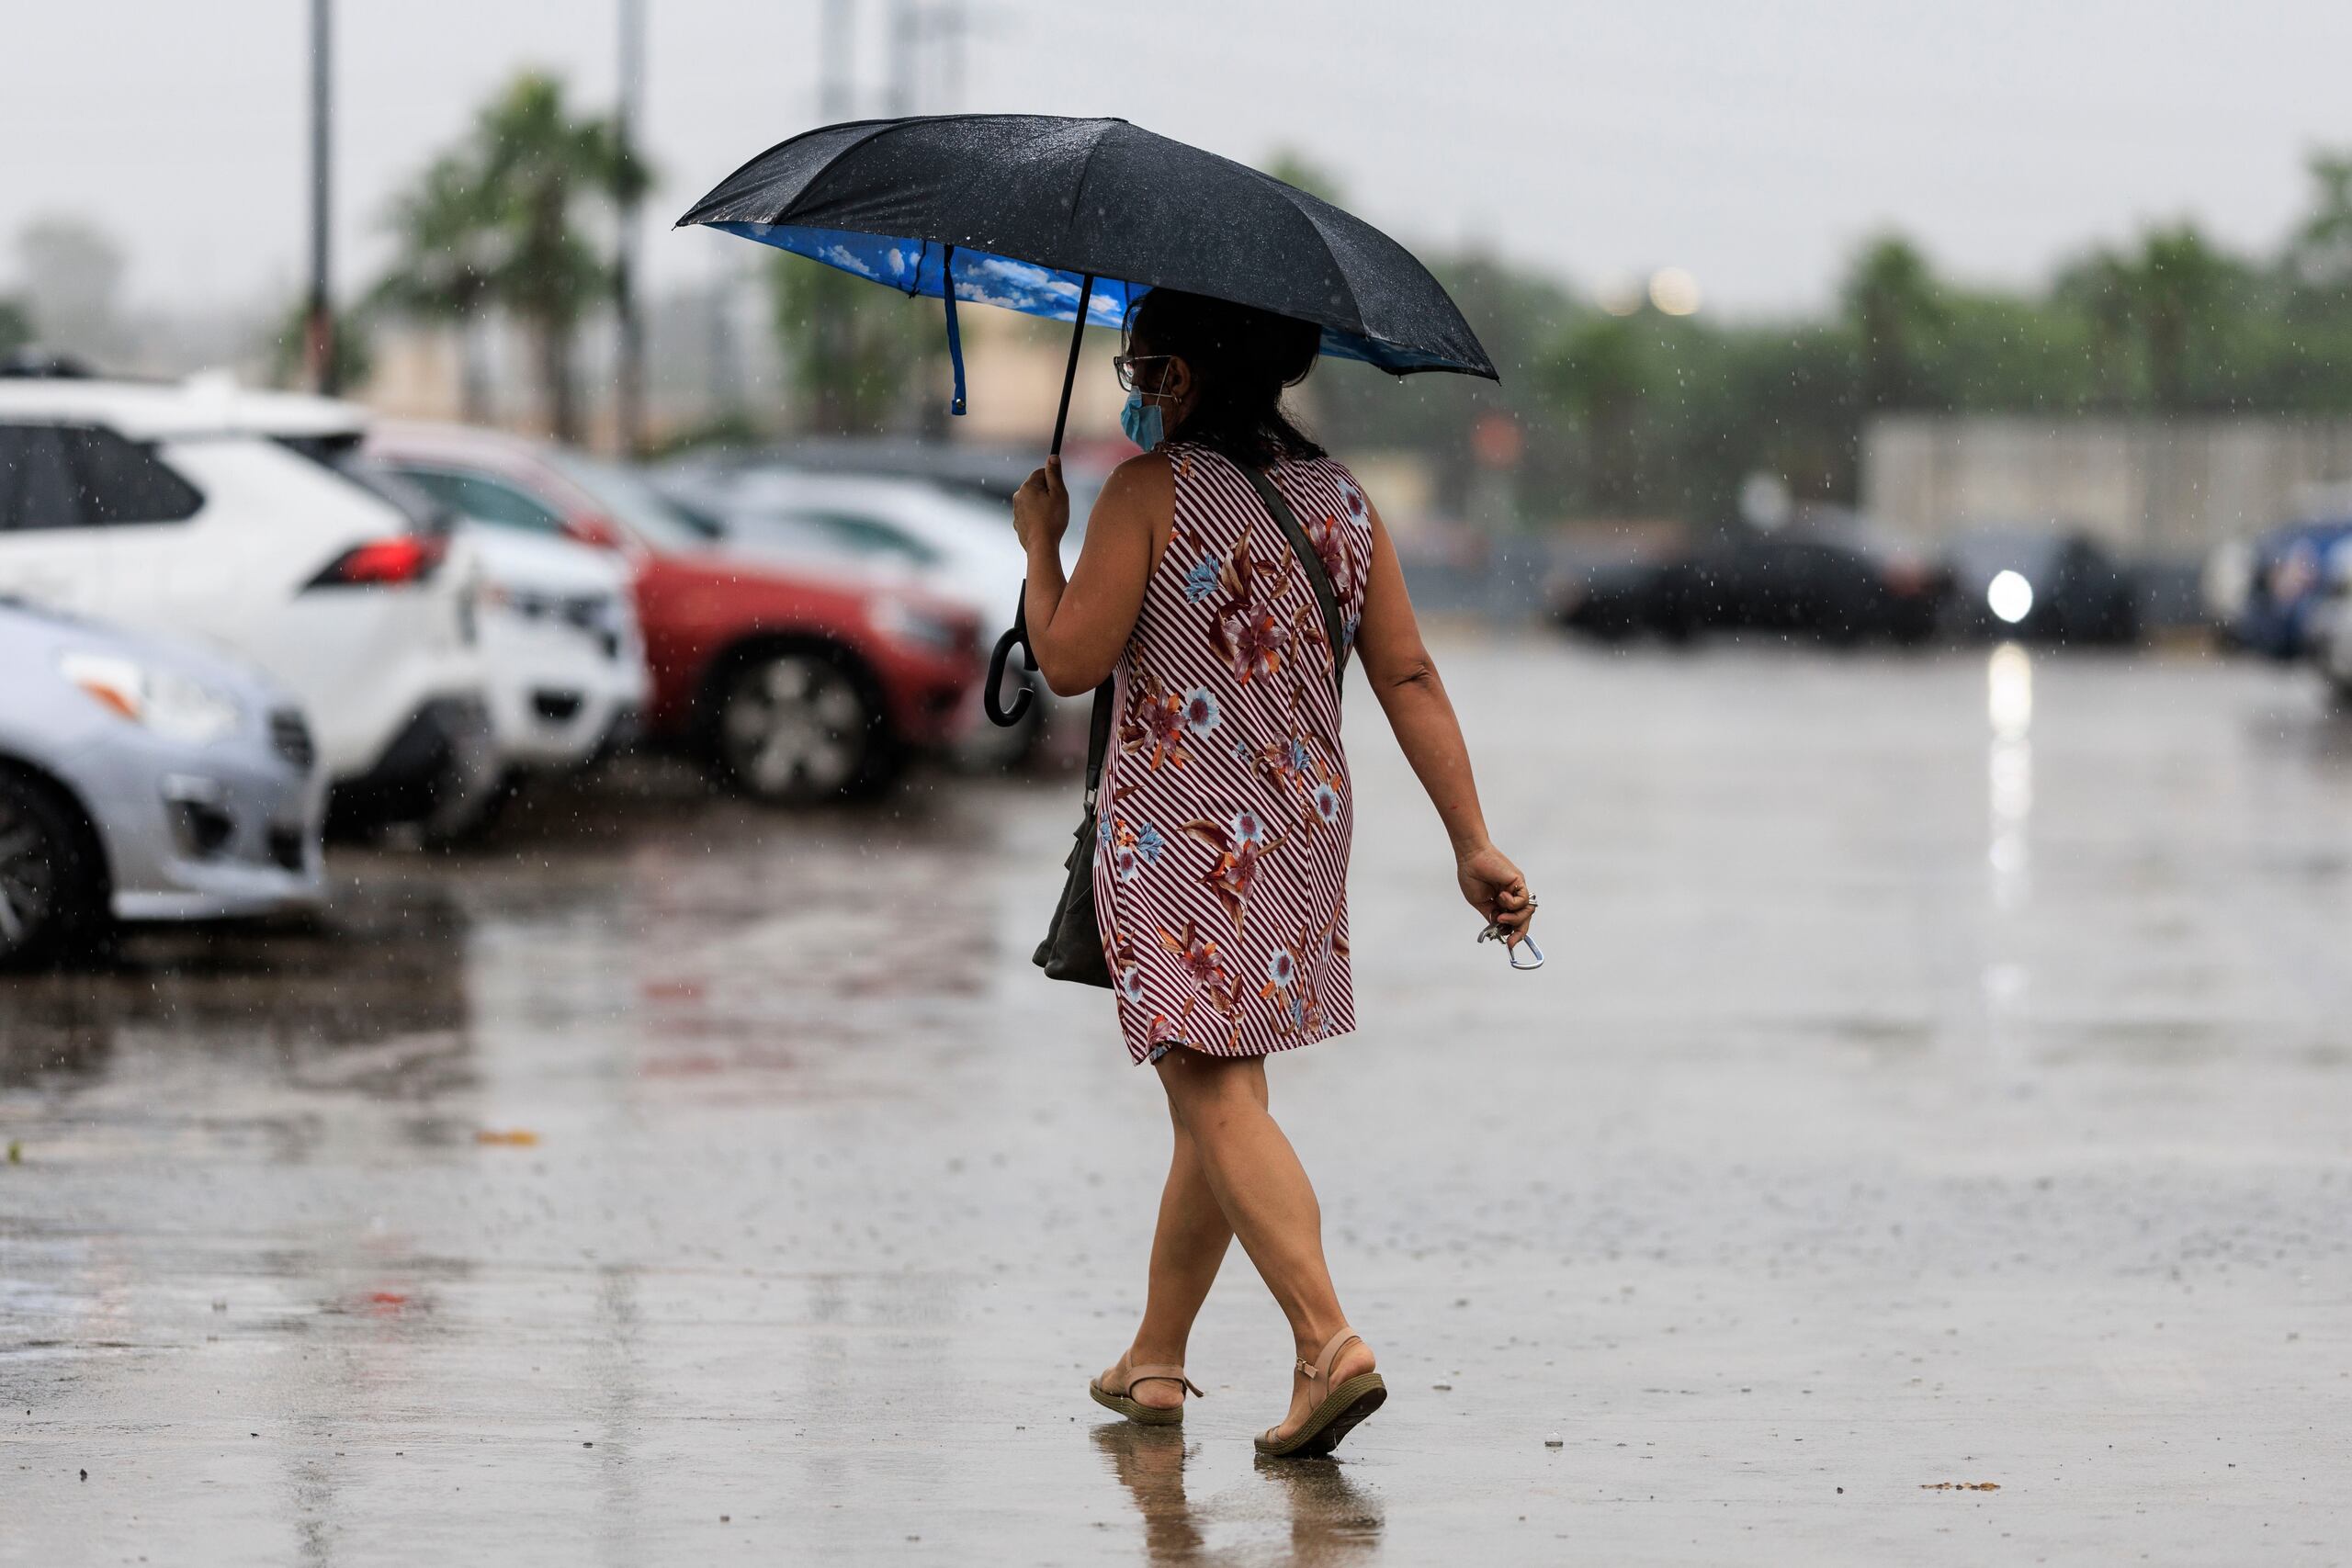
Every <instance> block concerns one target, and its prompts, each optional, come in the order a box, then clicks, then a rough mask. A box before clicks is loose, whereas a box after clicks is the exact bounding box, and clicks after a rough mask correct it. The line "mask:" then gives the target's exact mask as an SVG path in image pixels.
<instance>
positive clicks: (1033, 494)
mask: <svg viewBox="0 0 2352 1568" xmlns="http://www.w3.org/2000/svg"><path fill="white" fill-rule="evenodd" d="M1175 513H1176V481H1175V479H1174V477H1173V476H1172V475H1171V474H1170V471H1169V468H1168V459H1167V458H1166V457H1160V456H1145V457H1131V458H1129V459H1128V460H1127V461H1126V462H1124V463H1122V464H1120V465H1119V466H1118V468H1115V469H1114V470H1113V471H1112V474H1111V477H1110V478H1109V479H1107V480H1105V481H1104V482H1103V493H1102V494H1101V495H1100V496H1099V497H1097V498H1096V500H1095V502H1094V510H1093V512H1092V513H1090V514H1089V515H1088V517H1087V521H1086V543H1085V544H1084V545H1083V546H1081V547H1080V549H1079V554H1078V565H1077V566H1076V567H1074V568H1072V569H1071V570H1070V573H1069V581H1063V577H1062V557H1061V543H1062V535H1063V533H1064V532H1065V531H1066V530H1067V529H1068V528H1069V491H1068V490H1066V489H1065V488H1063V485H1062V466H1061V459H1060V458H1058V457H1049V458H1047V459H1046V466H1045V467H1044V468H1039V469H1038V470H1037V471H1036V472H1035V473H1034V474H1031V475H1030V476H1029V479H1028V482H1027V483H1025V484H1023V486H1022V487H1021V489H1020V491H1018V492H1017V493H1015V494H1014V496H1013V498H1012V525H1013V527H1014V528H1015V529H1017V530H1018V531H1019V533H1020V535H1021V543H1022V546H1023V548H1025V549H1026V550H1027V551H1028V552H1029V587H1028V590H1027V596H1026V597H1025V598H1024V599H1023V607H1024V609H1025V610H1026V612H1027V619H1028V622H1029V647H1030V650H1031V651H1032V652H1034V653H1035V654H1036V656H1037V672H1038V673H1039V674H1041V675H1043V676H1045V678H1046V685H1048V686H1050V687H1052V688H1053V689H1054V691H1056V692H1057V693H1058V694H1061V695H1063V696H1065V697H1074V696H1076V695H1078V694H1080V692H1089V691H1092V690H1093V689H1094V688H1095V687H1097V686H1099V685H1101V684H1102V683H1103V682H1105V681H1107V680H1109V679H1110V678H1111V671H1112V670H1113V669H1114V668H1115V667H1116V666H1117V665H1118V662H1119V654H1120V651H1121V650H1122V649H1125V647H1126V646H1127V638H1128V637H1129V636H1130V635H1131V634H1132V633H1133V632H1134V631H1135V626H1136V615H1139V614H1141V613H1142V610H1143V596H1144V590H1145V589H1146V587H1147V586H1148V584H1149V582H1150V580H1151V570H1152V568H1153V567H1154V566H1156V565H1157V564H1159V552H1160V551H1161V550H1162V549H1164V548H1165V547H1167V542H1168V541H1167V537H1166V536H1167V534H1168V532H1169V527H1170V523H1171V521H1172V520H1173V518H1174V516H1175Z"/></svg>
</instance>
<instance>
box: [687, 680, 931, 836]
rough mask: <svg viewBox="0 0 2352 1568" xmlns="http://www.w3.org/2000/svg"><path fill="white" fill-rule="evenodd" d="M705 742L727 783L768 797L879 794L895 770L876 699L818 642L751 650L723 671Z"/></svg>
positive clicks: (794, 802) (780, 801) (787, 800)
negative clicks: (816, 644) (817, 645)
mask: <svg viewBox="0 0 2352 1568" xmlns="http://www.w3.org/2000/svg"><path fill="white" fill-rule="evenodd" d="M710 748H711V757H712V761H714V762H715V763H716V764H717V765H718V771H719V773H720V775H721V776H722V777H723V778H724V779H725V780H726V781H727V782H728V783H729V784H731V785H732V786H733V787H734V788H736V789H738V790H741V792H742V793H743V794H745V795H750V796H751V797H752V798H753V799H754V800H761V801H765V802H768V803H769V804H771V805H776V806H813V805H816V804H819V803H820V802H822V801H828V800H841V799H845V798H851V797H855V796H861V795H876V794H879V793H880V792H881V791H882V790H883V789H885V788H887V787H888V784H890V783H891V781H892V779H893V778H894V777H895V775H896V773H897V751H898V749H897V747H896V746H895V745H893V744H892V741H891V738H890V737H889V736H888V734H887V733H886V732H885V730H884V728H883V716H882V707H881V704H880V702H879V701H878V700H877V699H876V696H875V695H874V694H873V692H872V691H871V690H870V689H869V687H868V686H867V684H866V683H865V681H863V680H861V679H860V678H859V676H858V673H857V671H855V670H854V669H853V668H852V667H850V666H849V665H848V664H847V663H846V662H845V661H844V660H842V659H840V658H837V657H835V656H832V655H831V654H828V653H826V652H825V651H823V650H821V649H775V650H768V651H763V652H759V653H755V654H753V655H752V656H751V657H750V658H747V659H745V660H742V661H741V663H739V664H738V665H737V666H736V667H735V668H734V669H733V670H731V671H729V672H728V673H727V675H726V676H725V677H724V678H723V679H722V681H721V683H720V685H719V688H718V701H717V703H716V705H715V706H714V710H713V713H712V722H711V732H710Z"/></svg>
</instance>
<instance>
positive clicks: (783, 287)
mask: <svg viewBox="0 0 2352 1568" xmlns="http://www.w3.org/2000/svg"><path fill="white" fill-rule="evenodd" d="M767 283H768V306H769V319H770V321H771V322H772V323H773V325H774V327H775V340H776V346H777V348H778V349H779V350H780V351H781V352H782V354H783V355H784V362H785V367H786V375H787V376H789V378H791V382H792V388H793V391H794V393H795V394H796V396H797V401H798V402H799V404H800V407H801V408H802V410H803V411H804V413H803V423H804V424H805V425H806V426H807V427H808V428H809V429H810V430H811V431H814V432H817V433H820V434H827V435H856V434H874V433H876V432H877V431H881V430H885V429H888V428H889V427H890V426H891V425H892V424H894V423H904V422H905V421H906V420H908V419H909V418H910V403H911V401H912V396H913V391H914V387H915V378H916V374H917V372H918V371H920V370H921V369H922V367H924V366H925V365H927V364H929V363H930V362H931V360H932V357H933V353H934V350H935V345H936V344H937V343H938V342H939V341H940V336H941V333H942V328H941V324H940V321H941V311H942V309H943V307H942V306H941V304H940V302H939V301H938V300H936V299H909V298H907V297H906V296H905V295H902V294H898V293H894V292H893V291H891V290H889V289H887V288H876V286H875V285H874V284H871V283H868V282H867V281H865V279H864V278H861V277H853V276H850V275H849V274H848V273H845V272H842V271H841V270H840V269H839V268H836V267H831V266H827V265H825V264H824V263H822V262H815V261H810V260H809V259H808V258H807V257H805V256H797V255H793V254H790V253H789V252H779V253H778V254H775V256H773V257H771V258H770V259H769V262H768V273H767ZM926 307H928V309H926Z"/></svg>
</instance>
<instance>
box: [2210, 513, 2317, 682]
mask: <svg viewBox="0 0 2352 1568" xmlns="http://www.w3.org/2000/svg"><path fill="white" fill-rule="evenodd" d="M2347 538H2352V517H2339V518H2326V519H2309V520H2305V521H2303V522H2299V523H2290V524H2288V525H2286V526H2284V527H2281V528H2274V529H2272V530H2271V531H2270V532H2268V533H2267V534H2265V535H2263V536H2261V537H2260V538H2258V539H2256V541H2255V542H2254V545H2253V547H2252V549H2251V551H2250V553H2249V555H2248V557H2247V558H2246V559H2245V564H2244V570H2243V577H2242V595H2241V597H2240V599H2239V602H2238V606H2237V614H2236V615H2235V617H2234V618H2233V619H2232V620H2231V621H2230V622H2229V624H2228V626H2227V636H2228V637H2229V639H2230V641H2232V642H2233V643H2235V644H2236V645H2237V646H2238V647H2240V648H2244V649H2249V650H2251V651H2253V652H2256V653H2260V654H2264V655H2267V657H2269V658H2272V659H2278V660H2294V659H2300V658H2301V657H2302V656H2303V655H2304V654H2305V653H2306V652H2307V651H2309V649H2310V648H2311V646H2312V639H2311V637H2310V626H2309V623H2310V619H2311V616H2312V611H2313V610H2314V609H2315V608H2316V607H2317V606H2318V604H2319V602H2320V589H2321V584H2322V574H2323V567H2324V564H2325V562H2326V560H2327V556H2328V552H2329V551H2330V550H2332V549H2334V548H2335V547H2336V546H2337V545H2338V544H2340V543H2342V542H2343V541H2344V540H2346V539H2347ZM2211 575H2212V574H2211V573H2210V572H2209V576H2211Z"/></svg>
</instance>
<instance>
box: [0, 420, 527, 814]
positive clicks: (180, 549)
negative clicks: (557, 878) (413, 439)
mask: <svg viewBox="0 0 2352 1568" xmlns="http://www.w3.org/2000/svg"><path fill="white" fill-rule="evenodd" d="M236 397H237V394H236V393H235V392H234V391H233V390H232V389H229V388H226V387H209V388H200V389H188V388H180V387H166V386H148V385H137V384H129V383H119V382H104V381H74V380H25V381H0V593H13V594H16V595H17V596H18V597H20V598H23V599H26V600H28V601H31V602H34V603H37V604H38V603H46V604H54V605H57V606H59V607H61V608H63V609H66V610H69V611H73V612H75V613H77V614H81V615H89V616H93V617H96V618H98V619H101V620H107V621H113V622H117V623H119V624H121V625H124V626H130V627H133V628H136V629H139V630H150V631H158V632H166V633H175V634H179V635H183V636H189V637H197V638H199V639H205V640H209V641H211V642H213V643H215V644H217V645H220V646H221V647H224V648H227V649H231V650H232V651H234V652H236V653H238V654H241V655H243V657H244V658H246V659H248V660H251V661H252V662H254V664H256V665H259V666H260V667H261V668H262V669H263V670H265V671H268V672H269V673H271V674H273V675H275V676H276V677H277V679H278V680H280V681H282V682H285V684H286V685H287V686H288V687H290V688H291V689H292V690H293V692H294V693H295V694H296V695H297V696H298V697H300V700H301V703H302V705H303V706H304V708H305V709H306V710H307V711H308V713H309V716H310V721H311V728H312V731H313V732H314V734H315V735H316V736H317V739H318V747H319V752H320V758H321V761H322V764H323V766H324V769H325V771H326V773H327V776H328V778H329V779H330V780H331V781H332V782H333V785H334V796H333V802H334V812H335V814H336V815H337V816H338V817H340V818H343V819H345V820H346V821H353V822H361V823H366V822H380V821H398V820H413V821H420V822H423V823H424V825H425V827H426V829H427V830H428V831H440V832H445V833H457V832H462V831H464V830H465V829H467V828H468V827H469V826H470V825H471V824H472V823H473V822H474V821H475V820H476V819H478V818H479V817H480V815H481V811H482V810H483V808H484V807H485V806H486V805H487V803H488V802H489V801H490V799H491V798H492V791H493V789H494V786H495V784H496V783H497V774H498V761H497V754H496V750H495V744H494V740H493V738H492V731H491V722H490V718H489V714H488V710H487V707H486V705H485V704H484V701H483V697H482V684H483V682H482V660H481V650H480V648H479V646H478V637H477V632H476V616H477V605H476V595H477V586H476V581H475V580H476V575H477V569H476V567H475V563H474V560H473V558H472V553H471V548H470V547H469V545H468V544H467V543H466V542H465V541H464V540H462V539H452V538H447V537H434V536H419V535H416V534H414V533H413V532H411V531H410V529H409V527H408V525H407V522H406V520H405V519H404V518H403V517H402V516H401V513H400V512H399V510H398V509H397V508H395V507H394V506H392V505H391V504H390V503H389V502H386V501H384V500H383V499H382V498H381V497H379V496H377V495H374V494H372V493H370V492H369V491H367V490H366V489H364V488H363V487H361V486H360V485H358V484H356V483H355V482H353V481H352V480H350V479H346V478H344V477H343V476H341V475H338V474H336V473H334V472H333V471H331V470H329V469H327V468H322V467H321V466H320V465H318V464H316V463H313V462H311V461H310V460H309V459H307V458H304V457H299V456H297V455H296V454H294V453H292V452H289V451H288V450H286V449H285V448H283V447H281V446H278V445H277V444H276V443H274V442H271V441H268V440H266V439H264V438H262V437H260V436H256V435H252V434H244V433H243V430H242V426H241V421H240V420H239V418H238V416H237V411H236V410H235V408H234V406H233V404H234V400H235V399H236Z"/></svg>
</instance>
